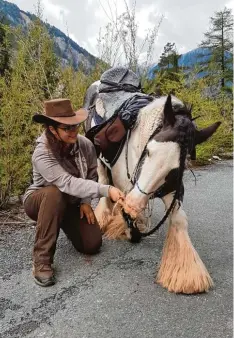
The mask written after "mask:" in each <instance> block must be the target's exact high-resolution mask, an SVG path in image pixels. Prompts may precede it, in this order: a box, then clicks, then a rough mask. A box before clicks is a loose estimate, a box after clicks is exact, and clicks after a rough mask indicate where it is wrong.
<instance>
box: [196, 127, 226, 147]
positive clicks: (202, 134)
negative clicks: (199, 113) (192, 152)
mask: <svg viewBox="0 0 234 338" xmlns="http://www.w3.org/2000/svg"><path fill="white" fill-rule="evenodd" d="M220 124H221V122H220V121H218V122H215V123H213V124H211V125H210V126H209V127H206V128H204V129H201V130H196V132H195V145H197V144H200V143H203V142H205V141H206V140H208V138H210V137H211V136H212V135H213V134H214V133H215V132H216V130H217V129H218V127H219V126H220Z"/></svg>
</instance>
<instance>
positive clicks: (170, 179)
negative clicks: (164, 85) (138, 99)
mask: <svg viewBox="0 0 234 338" xmlns="http://www.w3.org/2000/svg"><path fill="white" fill-rule="evenodd" d="M100 83H101V82H96V83H95V85H93V86H91V87H90V88H89V89H88V91H87V94H86V98H85V106H86V108H88V107H89V106H90V100H92V105H94V106H95V104H96V108H97V109H99V112H100V113H101V114H105V111H104V110H105V105H104V104H101V102H100V94H99V91H98V87H99V86H100ZM121 89H122V87H121ZM173 100H175V101H176V100H178V99H177V98H175V97H174V98H173ZM178 101H179V100H178ZM100 107H101V108H100ZM94 124H95V122H94V120H92V121H91V120H89V121H87V124H86V128H87V129H90V128H91V127H92V126H93V125H94ZM219 125H220V122H216V123H215V124H213V125H212V126H209V127H208V128H205V129H203V130H197V128H196V126H195V124H194V123H193V121H192V118H191V111H190V110H189V109H187V108H186V105H182V106H181V109H177V111H175V109H173V104H172V97H171V96H170V95H168V96H167V97H159V98H154V99H153V100H152V102H150V103H149V104H147V105H146V106H145V107H143V108H141V109H140V111H139V113H138V116H137V120H136V123H135V125H134V127H133V128H132V129H131V131H128V132H127V137H126V139H125V142H124V145H123V147H122V150H121V153H120V155H119V157H118V159H117V161H116V162H115V163H114V165H113V166H111V167H110V168H109V169H108V168H107V167H106V166H105V165H103V163H102V162H101V160H98V174H99V182H101V183H105V184H107V183H108V182H109V177H110V176H109V175H108V174H107V172H108V170H110V172H111V178H112V183H113V184H114V185H115V186H116V187H118V188H119V189H121V190H122V191H124V192H125V193H126V199H125V202H124V205H122V206H121V207H120V206H116V205H113V204H112V203H110V202H109V201H108V200H107V199H106V198H101V199H100V201H99V204H98V206H97V208H96V209H95V214H96V217H97V219H98V221H99V223H100V226H101V228H102V230H103V232H104V233H105V234H106V235H107V237H108V236H109V238H113V239H117V238H123V237H125V238H129V239H131V236H132V235H133V232H132V230H134V229H133V228H134V226H133V227H132V229H131V228H129V227H128V225H127V223H128V221H129V220H135V228H137V226H138V224H139V222H141V223H142V219H144V217H143V216H144V210H145V209H146V206H147V204H148V202H149V199H151V198H156V197H158V198H161V199H162V201H163V202H164V204H165V208H166V210H167V213H166V217H168V219H169V229H168V233H167V237H166V240H165V243H164V248H163V254H162V259H161V264H160V268H159V271H158V274H157V278H156V280H157V282H158V283H159V284H161V285H162V286H163V287H165V288H167V289H168V290H169V291H172V292H176V293H186V294H191V293H197V292H204V291H208V290H209V289H210V287H211V286H212V285H213V282H212V279H211V277H210V275H209V273H208V271H207V269H206V267H205V266H204V264H203V262H202V261H201V259H200V257H199V255H198V253H197V252H196V250H195V249H194V247H193V245H192V243H191V240H190V238H189V235H188V221H187V217H186V214H185V212H184V210H183V206H182V201H183V194H184V190H183V182H182V178H183V173H184V170H185V168H186V161H187V155H188V154H191V152H193V151H194V148H195V146H196V145H197V144H199V143H202V142H204V141H205V140H207V139H208V138H209V137H210V136H211V135H212V134H213V133H214V132H215V131H216V129H217V128H218V126H219ZM100 158H101V157H100ZM123 215H124V216H125V217H123ZM166 217H164V220H165V218H166ZM139 220H140V221H139ZM126 221H127V222H126ZM138 227H139V226H138ZM140 229H141V230H142V229H143V228H142V224H141V228H140Z"/></svg>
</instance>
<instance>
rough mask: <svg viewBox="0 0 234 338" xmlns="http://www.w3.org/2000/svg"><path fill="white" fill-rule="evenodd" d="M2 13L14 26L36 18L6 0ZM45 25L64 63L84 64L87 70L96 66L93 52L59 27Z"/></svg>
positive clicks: (1, 2)
mask: <svg viewBox="0 0 234 338" xmlns="http://www.w3.org/2000/svg"><path fill="white" fill-rule="evenodd" d="M0 13H1V14H2V15H4V16H5V17H6V18H7V20H8V21H9V23H10V25H12V26H14V27H16V26H18V25H22V26H24V27H27V25H28V24H29V23H30V22H31V21H32V20H33V19H34V18H35V15H34V14H31V13H29V12H24V11H22V10H20V9H19V7H18V6H16V5H15V4H13V3H10V2H8V1H4V0H0ZM44 25H45V26H46V27H47V29H48V31H49V33H50V35H51V37H52V38H53V40H54V42H55V47H56V48H55V51H56V54H58V56H59V57H60V58H61V60H62V63H63V64H68V63H71V62H72V64H73V66H74V68H76V69H77V68H78V66H79V65H82V66H83V67H84V68H85V69H87V70H89V69H91V68H93V67H94V65H95V63H96V60H97V59H96V58H95V57H94V56H93V55H92V54H90V53H89V52H87V51H86V50H85V49H84V48H82V47H80V46H79V45H78V44H77V43H76V42H74V41H73V40H72V39H70V38H69V37H68V36H67V35H66V34H64V33H63V32H62V31H60V30H59V29H58V28H56V27H54V26H51V25H49V24H47V23H44Z"/></svg>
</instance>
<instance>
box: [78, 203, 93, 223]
mask: <svg viewBox="0 0 234 338" xmlns="http://www.w3.org/2000/svg"><path fill="white" fill-rule="evenodd" d="M84 216H85V217H86V218H87V221H88V223H89V224H94V223H95V216H94V212H93V209H92V207H91V206H90V205H89V204H86V203H82V204H81V206H80V218H83V217H84Z"/></svg>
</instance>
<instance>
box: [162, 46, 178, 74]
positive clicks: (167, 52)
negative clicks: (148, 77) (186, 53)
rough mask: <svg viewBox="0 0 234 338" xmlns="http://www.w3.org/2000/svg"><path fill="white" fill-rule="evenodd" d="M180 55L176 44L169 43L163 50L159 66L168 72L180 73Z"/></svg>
mask: <svg viewBox="0 0 234 338" xmlns="http://www.w3.org/2000/svg"><path fill="white" fill-rule="evenodd" d="M179 57H180V55H179V54H178V53H177V49H176V45H175V43H171V42H168V43H167V44H166V45H165V46H164V49H163V53H162V55H161V56H160V59H159V63H158V65H159V66H160V67H161V68H163V69H167V70H171V71H173V72H178V68H179V67H178V60H179Z"/></svg>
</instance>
